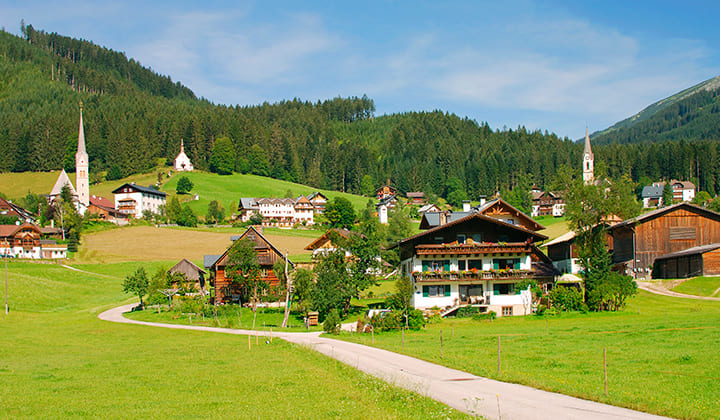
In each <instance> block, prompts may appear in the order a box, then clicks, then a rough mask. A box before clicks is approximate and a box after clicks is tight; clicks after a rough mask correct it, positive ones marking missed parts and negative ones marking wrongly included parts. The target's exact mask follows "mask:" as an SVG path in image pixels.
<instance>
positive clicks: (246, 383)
mask: <svg viewBox="0 0 720 420" xmlns="http://www.w3.org/2000/svg"><path fill="white" fill-rule="evenodd" d="M144 264H147V263H144ZM157 264H158V263H153V264H151V265H157ZM137 265H138V263H115V264H97V265H78V266H77V268H78V269H80V270H83V271H71V270H68V269H66V268H62V267H60V266H59V265H57V264H33V263H28V262H17V261H11V262H10V264H9V273H10V276H9V279H10V281H9V285H10V288H9V289H10V306H11V312H10V315H7V316H6V315H4V314H0V331H2V336H3V345H2V346H0V407H2V409H1V410H0V417H2V418H88V417H95V418H133V417H145V418H171V417H172V418H207V417H212V418H266V417H283V418H337V417H343V418H447V417H449V418H465V417H466V416H464V415H462V414H459V413H457V412H455V411H453V410H451V409H449V408H448V407H446V406H443V405H442V404H439V403H436V402H434V401H432V400H430V399H427V398H423V397H420V396H419V395H418V394H414V393H411V392H407V391H404V390H400V389H398V388H395V387H392V386H389V385H387V384H385V383H384V382H382V381H379V380H376V379H374V378H371V377H369V376H367V375H364V374H361V373H359V372H358V371H356V370H355V369H352V368H349V367H346V366H344V365H342V364H340V363H338V362H335V361H334V360H331V359H329V358H327V357H324V356H321V355H319V354H317V353H315V352H312V351H310V350H308V349H305V348H302V347H299V346H295V345H291V344H288V343H286V342H283V341H282V340H273V342H272V343H270V344H265V343H261V344H260V345H257V346H256V345H255V342H254V341H252V348H251V349H250V350H248V346H247V339H246V338H245V337H238V336H231V335H223V334H211V333H202V332H197V331H178V330H166V329H162V328H153V327H144V326H137V325H121V324H113V323H109V322H104V321H100V320H99V319H97V314H98V313H99V312H101V311H102V310H104V309H106V308H109V307H112V306H115V305H118V304H121V303H126V302H128V299H127V297H128V296H127V295H125V294H124V293H122V291H121V287H120V279H121V278H123V277H124V276H125V275H127V274H128V273H130V272H131V271H132V270H134V269H135V267H136V266H137ZM85 271H87V272H97V274H88V273H86V272H85Z"/></svg>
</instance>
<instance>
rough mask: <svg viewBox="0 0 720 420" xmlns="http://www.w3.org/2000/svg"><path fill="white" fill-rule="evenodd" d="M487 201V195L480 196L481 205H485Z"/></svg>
mask: <svg viewBox="0 0 720 420" xmlns="http://www.w3.org/2000/svg"><path fill="white" fill-rule="evenodd" d="M486 201H487V196H486V195H481V196H480V206H484V205H485V202H486Z"/></svg>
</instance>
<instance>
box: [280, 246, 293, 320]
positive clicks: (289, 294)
mask: <svg viewBox="0 0 720 420" xmlns="http://www.w3.org/2000/svg"><path fill="white" fill-rule="evenodd" d="M288 253H289V251H288V250H287V249H286V250H285V289H286V290H285V316H283V322H282V325H281V327H283V328H287V323H288V317H289V316H290V301H291V299H292V281H291V280H290V276H289V275H288Z"/></svg>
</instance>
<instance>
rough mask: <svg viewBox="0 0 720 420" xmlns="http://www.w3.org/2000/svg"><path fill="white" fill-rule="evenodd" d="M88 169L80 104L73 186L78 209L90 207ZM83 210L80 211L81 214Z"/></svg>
mask: <svg viewBox="0 0 720 420" xmlns="http://www.w3.org/2000/svg"><path fill="white" fill-rule="evenodd" d="M89 167H90V163H89V159H88V154H87V152H86V151H85V130H84V129H83V118H82V103H81V104H80V129H79V130H78V147H77V153H75V185H76V186H77V190H76V191H77V198H78V207H79V208H83V209H84V208H87V207H88V206H89V205H90V179H89V175H88V170H89ZM83 211H84V210H81V213H82V212H83Z"/></svg>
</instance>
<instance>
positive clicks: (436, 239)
mask: <svg viewBox="0 0 720 420" xmlns="http://www.w3.org/2000/svg"><path fill="white" fill-rule="evenodd" d="M434 240H435V245H441V244H442V243H443V241H444V240H445V238H443V237H442V236H436V237H435V238H434Z"/></svg>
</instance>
